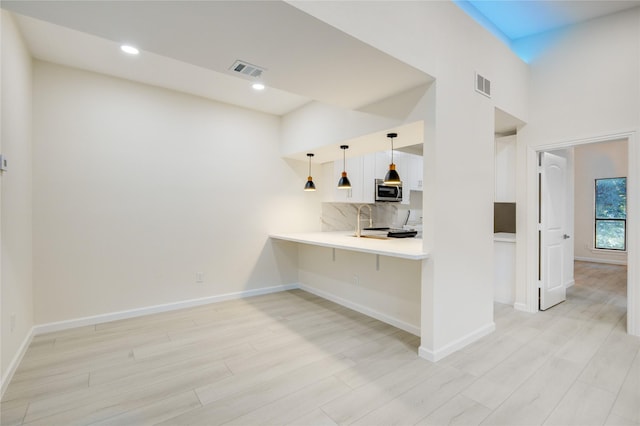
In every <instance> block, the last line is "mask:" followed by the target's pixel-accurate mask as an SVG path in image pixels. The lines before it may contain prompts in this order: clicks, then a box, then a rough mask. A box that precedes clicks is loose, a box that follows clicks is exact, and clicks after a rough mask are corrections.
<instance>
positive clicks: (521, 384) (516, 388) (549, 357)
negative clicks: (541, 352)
mask: <svg viewBox="0 0 640 426" xmlns="http://www.w3.org/2000/svg"><path fill="white" fill-rule="evenodd" d="M552 357H553V355H551V354H548V356H547V359H545V361H544V362H542V363H541V364H540V365H539V366H538V368H536V369H535V370H534V371H533V372H532V373H531V374H529V375H528V376H527V377H526V378H525V379H524V380H522V382H520V383H519V384H518V385H517V386H516V387H515V388H514V389H513V391H511V392H510V393H509V394H508V395H507V396H506V397H505V398H504V399H503V400H502V402H501V403H500V404H498V406H497V407H496V408H494V409H493V410H492V411H491V413H489V415H487V417H485V420H486V419H487V418H489V417H491V416H492V415H493V414H494V413H495V412H496V411H498V410H499V409H500V408H501V407H502V406H503V405H504V403H505V402H507V401H508V400H509V398H511V397H512V396H513V395H514V394H515V393H516V392H517V391H518V390H520V389H521V388H522V387H523V386H524V385H525V384H526V383H527V382H528V381H529V379H531V378H532V377H533V376H534V375H536V374H538V373H539V371H540V369H542V367H543V366H544V365H545V364H546V363H547V362H548V360H549V359H551V358H552ZM468 398H470V399H472V400H474V401H475V402H477V403H478V404H481V405H482V403H481V402H480V401H477V400H476V399H474V398H471V397H468ZM487 408H489V407H487ZM489 409H490V408H489ZM483 422H484V420H483ZM481 424H482V422H481Z"/></svg>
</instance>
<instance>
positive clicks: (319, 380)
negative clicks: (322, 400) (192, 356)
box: [198, 373, 348, 425]
mask: <svg viewBox="0 0 640 426" xmlns="http://www.w3.org/2000/svg"><path fill="white" fill-rule="evenodd" d="M334 374H335V373H334ZM331 377H333V374H332V375H329V376H324V377H322V378H316V379H315V380H313V381H311V382H308V383H307V384H306V385H304V386H302V387H299V388H296V389H295V390H292V391H290V392H287V393H286V394H284V395H281V396H280V397H278V398H276V399H274V400H272V401H269V402H265V403H263V404H261V405H260V406H255V407H254V408H252V409H251V410H249V411H246V412H244V413H242V414H240V415H238V416H236V417H234V418H232V419H228V420H226V421H225V422H224V423H221V425H226V424H228V423H231V422H233V421H234V420H236V419H239V418H240V417H243V416H246V415H248V414H250V413H253V412H254V411H256V410H260V409H262V408H264V407H266V406H267V405H271V404H275V403H277V402H279V401H281V400H283V399H285V398H288V397H290V396H291V395H294V394H296V393H298V392H301V391H303V390H304V389H307V388H309V387H311V386H314V385H316V384H317V383H319V382H321V381H323V380H327V379H329V378H331ZM263 385H264V383H263ZM259 387H265V386H259ZM347 387H348V386H347ZM231 396H232V395H229V396H227V397H225V398H222V399H219V400H217V401H212V402H210V403H209V404H203V407H206V406H207V405H210V404H215V403H216V402H220V401H224V400H225V399H227V398H229V397H231ZM334 399H335V398H334ZM198 400H200V398H198ZM316 408H320V406H318V405H316Z"/></svg>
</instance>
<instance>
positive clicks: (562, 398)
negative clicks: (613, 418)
mask: <svg viewBox="0 0 640 426" xmlns="http://www.w3.org/2000/svg"><path fill="white" fill-rule="evenodd" d="M611 331H612V330H610V331H609V334H607V337H609V335H610V334H611ZM607 337H605V338H604V339H603V340H602V342H600V345H598V349H600V347H601V346H602V343H603V342H604V341H606V339H607ZM596 353H598V350H596V351H594V353H593V354H592V355H591V357H590V358H589V360H588V361H587V362H585V363H584V365H583V366H582V368H581V369H580V371H578V373H577V374H576V377H575V379H574V380H573V381H572V382H571V384H570V385H569V386H568V387H567V389H566V390H565V392H564V393H563V394H562V396H561V397H560V398H558V401H557V402H556V404H555V405H554V406H553V409H552V410H551V411H549V414H547V416H546V417H545V418H544V421H543V422H542V424H545V422H546V421H547V420H549V417H551V415H552V414H553V413H554V412H555V411H556V409H557V408H558V406H559V405H560V404H561V403H562V401H563V400H564V398H565V397H566V396H567V394H568V393H569V391H570V390H571V389H572V388H573V387H574V386H575V384H576V383H577V382H579V378H580V377H581V376H582V374H583V373H584V371H585V370H586V369H587V366H589V364H590V363H591V361H592V360H593V358H595V356H596ZM560 359H564V358H560ZM566 361H569V362H573V361H570V360H566ZM614 405H615V400H614V401H613V402H612V403H611V407H610V408H609V409H610V410H612V409H613V406H614Z"/></svg>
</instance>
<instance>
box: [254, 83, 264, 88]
mask: <svg viewBox="0 0 640 426" xmlns="http://www.w3.org/2000/svg"><path fill="white" fill-rule="evenodd" d="M251 87H253V90H264V88H265V85H264V84H262V83H253V84H252V85H251Z"/></svg>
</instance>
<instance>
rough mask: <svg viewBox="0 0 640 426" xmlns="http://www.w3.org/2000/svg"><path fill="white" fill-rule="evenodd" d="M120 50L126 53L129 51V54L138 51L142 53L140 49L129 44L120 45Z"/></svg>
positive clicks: (135, 53)
mask: <svg viewBox="0 0 640 426" xmlns="http://www.w3.org/2000/svg"><path fill="white" fill-rule="evenodd" d="M120 50H122V51H123V52H124V53H128V54H129V55H137V54H138V53H140V51H139V50H138V49H136V48H135V47H133V46H129V45H128V44H123V45H122V46H120Z"/></svg>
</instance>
